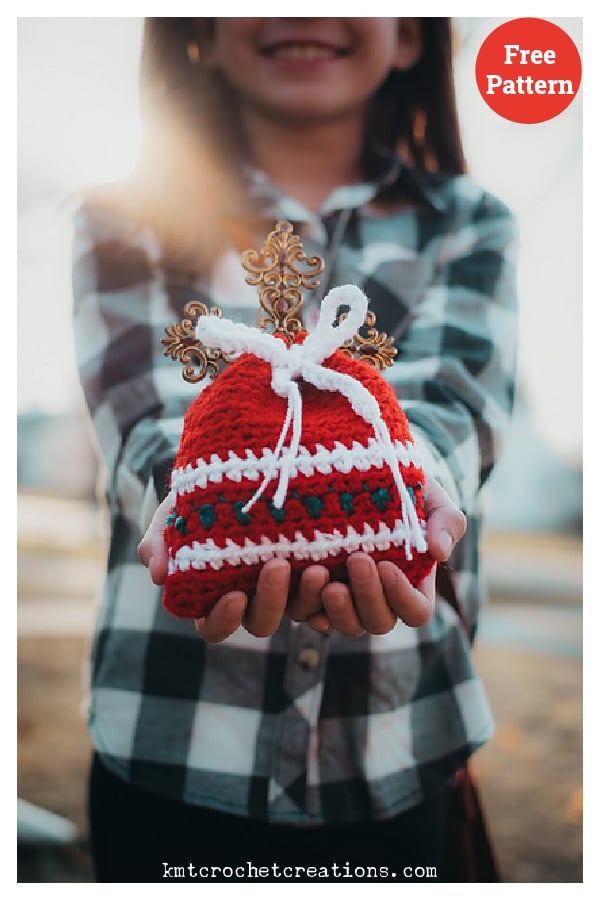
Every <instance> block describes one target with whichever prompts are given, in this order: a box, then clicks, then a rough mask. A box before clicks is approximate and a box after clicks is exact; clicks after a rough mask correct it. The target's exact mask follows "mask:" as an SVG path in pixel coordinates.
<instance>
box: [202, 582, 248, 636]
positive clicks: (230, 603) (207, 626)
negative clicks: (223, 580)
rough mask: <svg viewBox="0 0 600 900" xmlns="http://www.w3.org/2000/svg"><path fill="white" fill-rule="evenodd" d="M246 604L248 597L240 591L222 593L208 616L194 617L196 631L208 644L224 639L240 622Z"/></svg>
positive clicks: (235, 629)
mask: <svg viewBox="0 0 600 900" xmlns="http://www.w3.org/2000/svg"><path fill="white" fill-rule="evenodd" d="M247 604H248V598H247V596H246V594H243V593H242V592H241V591H231V592H230V593H228V594H224V595H223V596H222V597H221V598H220V599H219V600H217V603H216V604H215V606H213V608H212V609H211V611H210V613H209V614H208V616H206V617H205V618H203V619H195V621H194V625H195V627H196V631H197V632H198V634H199V635H200V637H202V638H204V640H205V641H208V643H209V644H218V643H219V642H220V641H224V640H225V638H228V637H229V635H231V634H233V632H234V631H237V629H238V628H239V627H240V625H241V624H242V619H243V617H244V613H245V612H246V607H247Z"/></svg>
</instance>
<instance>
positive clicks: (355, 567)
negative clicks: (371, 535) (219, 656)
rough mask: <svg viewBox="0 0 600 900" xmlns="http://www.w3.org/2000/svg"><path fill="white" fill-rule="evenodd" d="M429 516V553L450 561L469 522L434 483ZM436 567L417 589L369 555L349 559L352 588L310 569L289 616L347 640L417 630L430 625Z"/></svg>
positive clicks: (396, 570)
mask: <svg viewBox="0 0 600 900" xmlns="http://www.w3.org/2000/svg"><path fill="white" fill-rule="evenodd" d="M425 512H426V515H427V541H428V549H429V552H430V554H431V555H432V556H433V558H434V559H435V560H436V562H446V560H447V559H448V557H449V556H450V554H451V553H452V551H453V549H454V547H455V546H456V544H457V543H458V542H459V541H460V540H461V538H462V537H463V536H464V534H465V531H466V530H467V519H466V517H465V515H464V514H463V513H462V512H461V511H460V510H459V509H458V508H457V507H456V506H455V505H454V503H453V502H452V501H451V500H450V498H449V496H448V494H447V493H446V491H445V490H444V489H443V488H442V487H441V485H440V484H439V483H438V482H437V481H436V480H435V479H434V478H430V479H428V481H427V500H426V504H425ZM436 568H437V566H434V568H433V570H432V571H431V572H430V574H429V575H428V576H427V577H426V578H425V579H423V581H422V582H421V584H420V585H419V588H415V587H413V586H412V585H411V583H410V582H409V580H408V579H407V578H406V576H405V575H404V574H403V572H401V571H400V569H399V568H398V567H397V566H395V565H394V564H393V563H391V562H386V561H383V562H380V563H375V562H374V561H373V560H372V559H371V557H370V556H369V555H368V554H367V553H361V552H359V553H353V554H352V555H351V556H350V557H349V558H348V574H349V576H350V586H349V587H348V586H347V585H345V584H341V583H339V582H332V583H331V584H328V583H327V582H328V572H327V569H325V567H324V566H317V565H315V566H310V567H309V568H308V569H306V570H305V572H304V573H303V576H302V580H301V582H300V587H299V590H298V593H297V595H296V597H294V598H293V600H292V601H291V602H290V603H289V604H288V606H287V609H286V612H287V613H288V615H289V616H290V617H291V618H292V619H294V620H295V621H298V622H307V623H308V624H309V625H310V626H311V627H312V628H314V629H315V631H319V632H322V633H326V632H328V631H332V630H334V631H339V632H341V633H342V634H344V635H347V636H348V637H360V635H361V634H365V633H366V632H368V633H369V634H386V633H387V632H388V631H391V629H392V628H393V627H394V625H395V624H396V621H397V619H401V620H402V621H403V622H405V623H406V624H407V625H411V626H414V627H418V626H420V625H425V624H426V623H427V622H428V621H429V619H430V618H431V616H432V615H433V610H434V604H435V575H436Z"/></svg>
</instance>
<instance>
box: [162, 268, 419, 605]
mask: <svg viewBox="0 0 600 900" xmlns="http://www.w3.org/2000/svg"><path fill="white" fill-rule="evenodd" d="M340 307H345V308H347V309H349V310H350V311H349V312H348V314H347V315H346V316H345V318H342V320H341V321H339V322H338V318H337V313H338V310H339V308H340ZM366 312H367V299H366V297H365V296H364V294H362V292H361V291H360V290H359V289H358V288H357V287H355V286H353V285H346V286H343V287H337V288H334V289H333V290H331V291H330V292H329V294H328V295H327V297H326V298H325V299H324V300H323V303H322V305H321V316H320V320H319V324H318V326H317V328H316V329H315V330H314V331H313V332H311V333H310V334H307V332H306V331H302V330H299V331H298V332H297V333H296V334H295V335H285V334H281V333H279V334H277V333H276V334H268V333H266V332H264V331H261V330H259V329H257V328H249V327H248V326H245V325H241V324H239V323H234V322H231V321H229V320H227V319H222V318H218V317H216V316H210V315H209V316H206V317H202V318H200V319H199V320H198V323H197V328H196V335H197V338H198V339H199V341H201V342H202V343H203V344H204V345H206V346H208V347H219V348H220V349H221V350H222V351H223V352H224V353H227V354H235V355H236V359H235V361H234V362H233V363H232V364H231V365H230V366H229V367H228V368H227V369H225V370H224V371H223V372H221V373H220V374H219V376H218V378H217V379H216V380H215V381H214V382H213V383H212V384H210V385H208V386H207V387H206V388H205V389H204V390H203V391H202V392H201V393H200V395H199V396H198V397H197V398H196V400H195V401H194V402H193V403H192V404H191V406H190V408H189V410H188V412H187V415H186V417H185V420H184V426H183V434H182V438H181V442H180V446H179V450H178V453H177V457H176V460H175V466H174V469H173V472H172V476H171V489H172V491H173V492H174V496H175V503H174V506H173V508H172V510H171V512H170V515H169V518H168V521H167V526H166V530H165V537H166V541H167V544H168V548H169V570H168V575H167V579H166V582H165V591H164V601H163V602H164V605H165V607H166V609H167V610H169V611H170V612H171V613H172V614H173V615H175V616H177V617H181V618H201V617H203V616H205V615H207V614H208V612H209V611H210V609H211V608H212V606H213V605H214V603H215V602H216V601H217V600H218V599H219V597H221V596H222V595H223V594H225V593H227V592H228V591H231V590H241V591H244V592H246V593H248V594H249V595H250V596H251V595H252V594H253V592H254V591H255V589H256V583H257V580H258V575H259V573H260V570H261V567H262V565H263V564H264V563H265V562H266V561H267V560H269V559H272V558H273V557H283V558H285V559H288V560H289V561H290V563H291V571H292V590H294V588H295V585H296V584H297V581H298V578H299V576H300V574H301V572H302V571H303V570H304V569H305V568H306V567H307V566H309V565H312V564H314V563H319V564H322V565H325V566H326V567H327V568H328V570H329V572H330V576H331V579H332V580H339V581H347V575H346V560H347V557H348V555H349V554H350V553H352V552H354V551H356V550H363V551H366V552H367V553H369V555H370V556H372V557H373V559H375V560H376V561H380V560H384V559H386V560H391V561H392V562H394V563H395V564H396V565H398V566H399V567H400V568H401V569H402V570H403V571H404V572H405V573H406V575H407V577H408V578H409V580H410V581H411V583H413V584H415V585H416V584H418V583H419V582H420V581H421V580H422V579H423V578H424V577H425V576H426V575H427V574H428V573H429V572H430V571H431V568H432V566H433V560H432V558H431V557H430V555H429V553H428V552H427V545H426V540H425V513H424V500H425V476H424V472H423V470H422V468H421V466H420V464H419V461H418V459H417V455H416V452H415V448H414V445H413V442H412V439H411V435H410V430H409V426H408V422H407V419H406V416H405V414H404V412H403V411H402V409H401V407H400V404H399V403H398V400H397V398H396V395H395V393H394V391H393V389H392V388H391V386H390V385H389V384H388V382H387V381H386V380H385V378H383V376H382V375H381V374H380V373H379V372H378V371H377V370H376V368H374V367H373V366H372V365H371V364H369V363H368V362H365V361H363V360H360V359H352V358H350V357H349V356H348V355H346V354H345V353H344V352H342V351H341V350H340V349H338V348H339V347H340V346H341V345H343V344H344V343H345V342H346V341H347V340H348V338H349V337H352V335H353V334H354V333H355V332H356V331H357V330H358V329H359V328H360V327H361V325H362V324H363V322H364V320H365V315H366Z"/></svg>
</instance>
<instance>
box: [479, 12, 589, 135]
mask: <svg viewBox="0 0 600 900" xmlns="http://www.w3.org/2000/svg"><path fill="white" fill-rule="evenodd" d="M475 77H476V79H477V86H478V88H479V92H480V94H481V96H482V97H483V99H484V100H485V102H486V103H487V105H488V106H489V107H490V109H493V110H494V112H495V113H498V115H499V116H502V117H503V118H504V119H509V120H510V121H511V122H521V123H523V124H534V123H537V122H547V121H548V119H553V118H554V117H555V116H557V115H559V113H561V112H563V110H565V109H566V108H567V106H569V104H570V103H572V101H573V100H574V98H575V96H576V94H577V91H578V90H579V85H580V83H581V57H580V55H579V51H578V49H577V47H576V46H575V44H574V42H573V40H572V39H571V38H570V37H569V35H568V34H567V33H566V32H565V31H564V30H563V29H562V28H559V26H558V25H554V24H553V23H552V22H548V21H546V19H512V20H511V21H510V22H505V23H504V24H503V25H500V26H499V27H498V28H496V29H494V31H492V33H491V34H490V35H488V37H487V38H486V39H485V41H484V42H483V44H482V45H481V47H480V49H479V53H478V54H477V61H476V63H475Z"/></svg>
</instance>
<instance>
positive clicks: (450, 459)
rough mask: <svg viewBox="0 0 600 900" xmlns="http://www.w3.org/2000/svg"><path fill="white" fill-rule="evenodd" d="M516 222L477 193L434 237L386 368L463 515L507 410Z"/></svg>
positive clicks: (496, 446) (433, 468)
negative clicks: (427, 272) (435, 247)
mask: <svg viewBox="0 0 600 900" xmlns="http://www.w3.org/2000/svg"><path fill="white" fill-rule="evenodd" d="M515 256H516V225H515V220H514V218H513V216H512V215H511V213H510V212H509V211H508V209H507V208H506V207H505V206H504V205H503V204H502V203H501V202H500V201H498V200H496V199H495V198H493V197H491V196H489V195H487V194H485V193H483V194H482V196H481V199H480V201H479V202H477V203H476V204H474V205H473V206H472V207H471V209H470V210H469V214H468V215H465V216H464V217H463V220H462V221H461V222H460V223H459V224H458V225H457V227H456V228H455V230H453V232H452V233H451V234H449V235H448V236H447V237H446V239H445V240H444V241H443V242H442V244H441V248H440V254H439V258H438V263H437V267H436V275H435V281H434V282H433V283H432V284H431V286H429V287H428V288H427V289H426V290H425V291H424V293H423V296H422V298H421V301H420V302H419V303H418V308H417V309H415V310H414V312H413V315H412V317H411V320H410V322H409V324H408V327H407V329H406V331H405V333H404V337H403V339H402V340H401V341H400V342H399V353H398V362H397V363H396V365H395V366H394V367H393V369H392V370H391V372H390V375H389V380H390V382H391V383H392V384H393V386H394V388H395V389H396V392H397V394H398V397H399V398H400V400H401V402H402V406H403V408H404V410H405V412H406V415H407V417H408V419H409V422H410V424H411V430H412V432H413V437H414V439H415V443H416V444H417V445H418V447H419V449H420V450H421V453H422V457H423V460H424V463H425V466H426V469H427V471H428V472H429V473H430V475H433V476H434V477H435V478H437V479H438V481H439V482H440V483H441V484H442V485H443V486H444V488H445V489H446V491H447V492H448V494H449V495H450V497H451V498H452V499H453V500H454V501H455V502H456V503H457V505H459V506H460V507H461V508H462V509H463V510H464V511H465V512H467V514H468V513H469V511H471V510H472V509H473V507H474V505H475V504H476V501H477V495H478V493H479V491H480V489H481V487H482V486H483V485H484V483H485V482H486V480H487V478H488V477H489V475H490V473H491V471H492V469H493V466H494V464H495V462H496V460H497V458H498V453H499V451H500V448H501V445H502V441H503V437H504V432H505V430H506V427H507V425H508V422H509V417H510V413H511V411H512V405H513V397H514V390H515V359H516V345H517V298H516V271H515Z"/></svg>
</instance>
